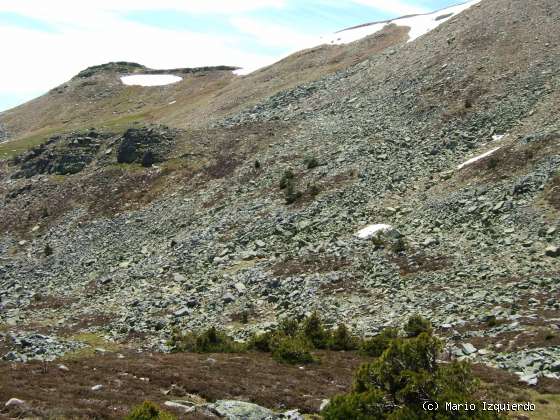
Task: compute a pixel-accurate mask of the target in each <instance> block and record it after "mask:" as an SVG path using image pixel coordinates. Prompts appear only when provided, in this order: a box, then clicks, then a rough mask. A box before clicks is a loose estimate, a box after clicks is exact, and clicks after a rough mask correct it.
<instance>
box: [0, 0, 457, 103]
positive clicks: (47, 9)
mask: <svg viewBox="0 0 560 420" xmlns="http://www.w3.org/2000/svg"><path fill="white" fill-rule="evenodd" d="M460 2H461V0H91V1H77V0H0V40H1V41H0V42H1V45H2V46H1V48H0V57H1V58H0V60H1V61H0V112H1V111H3V110H6V109H9V108H11V107H14V106H16V105H19V104H21V103H24V102H26V101H28V100H30V99H33V98H35V97H37V96H39V95H42V94H43V93H46V92H47V91H48V90H50V89H52V88H54V87H56V86H58V85H60V84H62V83H64V82H65V81H67V80H69V79H70V78H72V77H73V76H74V75H76V74H77V73H78V72H80V71H81V70H83V69H85V68H86V67H89V66H92V65H97V64H102V63H106V62H110V61H133V62H137V63H140V64H144V65H146V66H148V67H151V68H156V69H162V68H179V67H199V66H212V65H230V66H239V67H246V68H258V67H261V66H264V65H268V64H271V63H273V62H275V61H277V60H278V59H280V58H282V57H284V56H286V55H288V54H290V53H292V52H295V51H298V50H301V49H303V48H306V47H311V46H314V45H317V44H318V43H320V37H321V36H323V35H326V34H330V33H332V32H336V31H338V30H341V29H344V28H347V27H350V26H354V25H359V24H362V23H366V22H372V21H376V20H384V19H392V18H396V17H399V16H402V15H406V14H413V13H427V12H431V11H434V10H437V9H440V8H444V7H447V6H450V5H453V4H456V3H460Z"/></svg>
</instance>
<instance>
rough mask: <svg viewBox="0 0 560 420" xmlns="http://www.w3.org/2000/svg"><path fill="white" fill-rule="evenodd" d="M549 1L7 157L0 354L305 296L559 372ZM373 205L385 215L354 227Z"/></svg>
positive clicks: (17, 355) (135, 339)
mask: <svg viewBox="0 0 560 420" xmlns="http://www.w3.org/2000/svg"><path fill="white" fill-rule="evenodd" d="M554 3H555V2H554V1H539V2H537V3H536V4H527V2H522V1H516V0H495V1H483V2H482V3H480V5H478V6H476V7H473V8H471V9H469V10H468V11H466V12H465V13H464V14H463V15H461V16H460V17H458V18H454V19H452V20H451V21H450V22H448V23H446V24H444V25H442V26H441V27H440V28H439V29H438V30H436V31H434V32H432V33H430V34H428V35H426V36H425V37H423V38H421V39H419V40H418V41H415V42H413V43H409V44H401V45H399V46H396V47H391V48H390V49H387V50H384V51H382V52H380V53H378V54H375V55H372V56H371V57H370V58H368V59H366V60H365V61H362V62H360V63H358V64H356V65H353V66H350V67H348V68H347V69H345V70H342V71H339V72H337V73H335V74H333V75H330V76H327V77H325V78H322V79H320V80H316V81H314V82H311V83H307V84H303V85H300V86H298V87H296V88H294V89H289V90H286V91H283V92H281V93H278V94H276V95H273V96H271V97H269V98H267V99H265V100H263V101H261V102H260V103H258V104H257V105H255V106H251V107H249V108H247V109H246V110H243V111H241V112H239V113H235V114H234V115H230V116H228V117H227V118H225V119H223V120H221V121H218V122H213V123H212V124H208V126H207V127H203V128H197V129H185V130H174V129H167V128H161V127H159V128H158V127H153V126H152V127H149V126H148V127H146V128H139V127H136V129H139V130H140V131H136V132H129V133H128V135H127V134H125V135H124V136H123V135H121V134H118V133H105V134H103V135H101V134H100V135H98V136H97V137H96V136H92V135H89V134H79V133H78V134H74V135H72V136H60V137H56V138H55V140H52V143H48V144H46V145H45V146H42V147H40V148H39V149H37V151H33V152H30V154H28V155H25V156H24V157H23V158H16V159H15V160H11V161H4V162H2V163H0V177H1V178H2V183H1V185H0V200H1V201H2V205H1V206H0V229H1V230H2V237H1V238H0V302H1V303H0V308H1V311H0V331H1V334H2V335H1V336H0V338H3V339H4V345H3V347H0V348H1V349H3V353H2V354H1V355H2V357H3V358H4V360H7V361H29V360H55V359H56V358H58V357H60V356H62V355H64V354H66V355H68V354H73V353H79V352H83V351H84V349H86V350H87V349H90V350H91V349H94V348H96V347H98V346H100V347H109V348H112V346H114V348H119V349H122V348H132V349H142V350H145V351H160V352H166V351H168V350H169V349H168V348H167V346H166V340H167V338H168V337H169V334H170V332H171V330H172V329H173V328H181V329H185V330H197V329H201V328H206V327H208V326H210V325H216V326H220V327H223V328H226V329H227V330H228V331H229V332H230V333H231V334H232V335H234V336H235V337H237V338H238V339H244V338H246V337H248V336H249V334H251V333H252V332H255V331H260V330H266V329H267V328H269V327H271V326H273V325H275V324H276V323H277V322H278V321H279V320H281V319H283V318H285V317H294V316H301V315H304V314H306V313H309V312H310V311H313V310H317V311H319V312H320V314H321V315H322V316H323V318H324V319H325V320H326V321H327V323H328V324H330V325H334V324H336V323H338V322H340V321H343V322H345V323H347V324H348V326H349V327H350V328H351V330H352V331H354V332H355V333H356V334H361V335H365V336H368V335H373V334H375V333H376V332H378V331H379V330H380V329H382V328H384V327H386V326H391V325H401V324H402V322H403V320H405V319H406V318H408V317H409V316H410V315H411V314H414V313H419V314H421V315H423V316H425V317H427V318H429V319H431V320H432V322H433V323H434V325H435V326H436V328H437V332H438V334H439V335H440V336H441V337H442V338H444V339H445V341H446V349H447V352H448V354H449V355H452V356H453V357H458V358H466V359H469V360H472V361H474V362H482V363H484V364H486V365H488V366H493V367H498V368H501V369H505V370H507V371H509V372H511V373H514V374H516V375H517V377H518V378H519V379H521V380H522V381H523V382H525V383H526V384H529V385H532V386H539V384H540V383H541V382H543V381H554V380H559V379H560V331H559V329H560V301H559V297H560V249H559V248H558V247H559V246H560V222H559V220H560V218H559V211H560V196H559V194H560V190H559V188H560V177H559V169H560V155H559V154H558V151H559V150H560V148H559V146H560V124H559V123H558V121H557V119H556V118H555V116H556V114H555V111H554V110H557V109H559V105H560V94H559V92H560V89H559V88H560V79H559V78H558V73H557V71H556V69H557V66H558V62H559V59H560V35H559V34H560V32H558V31H553V30H550V28H554V27H556V26H557V25H558V24H559V22H560V16H559V15H558V11H557V9H556V7H555V4H554ZM489 19H490V22H491V24H489V23H488V22H489ZM397 69H398V71H397ZM94 132H96V133H103V130H97V131H94ZM138 132H139V133H143V134H142V135H141V136H140V138H142V139H144V138H146V139H149V140H147V144H149V145H152V146H150V147H152V149H150V150H147V149H146V150H144V147H145V145H144V143H143V142H142V141H136V140H130V139H131V138H132V139H136V138H138V136H137V134H138ZM127 136H128V137H127ZM127 138H128V140H127ZM86 139H87V140H86ZM152 140H153V142H152ZM123 144H124V146H123ZM161 145H164V146H165V147H163V146H161ZM129 146H130V147H129ZM160 146H161V147H160ZM146 147H147V146H146ZM132 149H133V150H134V153H133V154H132V155H133V156H134V158H130V157H129V158H125V159H119V156H120V155H121V153H123V156H124V155H126V156H132V155H130V153H128V152H130V150H132ZM147 151H150V152H153V153H152V154H153V156H152V157H153V158H154V161H153V162H151V163H146V164H145V165H144V166H142V163H143V159H144V157H145V155H146V152H147ZM490 151H493V153H490V154H488V155H487V156H485V157H483V158H481V159H478V160H475V161H473V162H472V163H467V164H465V163H466V162H468V161H469V160H470V159H472V158H474V157H477V156H481V155H482V154H484V153H485V152H490ZM125 152H126V153H125ZM45 156H48V159H46V158H45ZM69 156H70V157H69ZM44 161H46V162H55V163H54V164H52V165H50V164H44ZM61 161H62V162H63V168H66V166H64V165H65V164H66V163H67V162H70V164H71V165H70V166H71V167H72V170H66V169H62V170H59V169H57V168H60V165H58V166H57V163H56V162H58V163H60V162H61ZM41 162H43V163H41ZM310 162H313V164H310ZM76 165H77V166H76ZM78 166H79V170H75V169H76V168H77V167H78ZM30 168H32V171H31V172H30ZM288 169H290V170H291V171H292V172H293V174H294V177H293V180H294V191H292V195H293V197H296V200H295V202H293V203H290V204H287V201H293V200H286V198H287V193H286V191H285V190H283V189H281V188H280V187H279V183H280V179H281V178H282V176H283V174H284V173H285V171H286V170H288ZM293 197H292V198H293ZM374 224H387V225H390V226H391V229H390V230H388V231H386V232H381V233H379V234H378V235H376V236H375V237H374V238H367V239H363V238H359V237H358V236H357V235H356V234H357V233H358V232H359V231H360V229H362V228H364V227H366V226H368V225H374ZM245 318H246V319H247V323H242V322H241V320H244V319H245ZM100 343H101V344H100ZM287 408H293V407H287Z"/></svg>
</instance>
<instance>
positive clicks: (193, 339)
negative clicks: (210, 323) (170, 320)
mask: <svg viewBox="0 0 560 420" xmlns="http://www.w3.org/2000/svg"><path fill="white" fill-rule="evenodd" d="M168 345H170V346H171V347H173V349H174V351H181V352H182V351H185V352H193V353H236V352H240V351H243V350H244V348H245V347H244V345H243V344H241V343H237V342H235V341H234V340H233V339H232V338H231V337H229V336H228V335H227V334H226V333H224V332H223V331H218V330H217V329H216V328H215V327H210V328H209V329H207V330H206V331H203V332H187V333H184V334H182V333H179V332H174V333H173V334H172V336H171V339H170V340H169V342H168Z"/></svg>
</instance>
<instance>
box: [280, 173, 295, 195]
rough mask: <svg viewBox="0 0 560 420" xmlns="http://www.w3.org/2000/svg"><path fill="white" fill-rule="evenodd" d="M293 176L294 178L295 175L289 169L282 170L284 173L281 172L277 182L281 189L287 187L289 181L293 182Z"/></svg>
mask: <svg viewBox="0 0 560 420" xmlns="http://www.w3.org/2000/svg"><path fill="white" fill-rule="evenodd" d="M294 178H295V175H294V173H293V172H292V170H291V169H286V170H285V171H284V173H283V174H282V178H280V184H279V187H280V189H281V190H283V189H285V188H287V187H288V184H289V183H290V181H292V182H293V180H294Z"/></svg>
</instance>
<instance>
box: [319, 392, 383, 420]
mask: <svg viewBox="0 0 560 420" xmlns="http://www.w3.org/2000/svg"><path fill="white" fill-rule="evenodd" d="M321 414H322V415H323V418H324V419H325V420H342V419H344V420H347V419H353V420H374V419H383V418H386V416H385V401H384V399H383V393H382V392H379V391H368V392H361V393H351V394H346V395H337V396H335V397H334V398H333V399H332V401H331V402H330V404H329V405H328V406H327V407H326V408H325V410H323V411H322V412H321Z"/></svg>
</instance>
